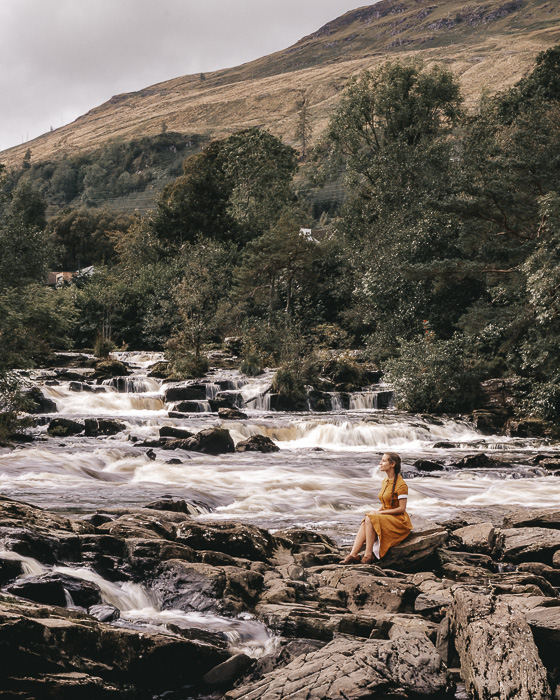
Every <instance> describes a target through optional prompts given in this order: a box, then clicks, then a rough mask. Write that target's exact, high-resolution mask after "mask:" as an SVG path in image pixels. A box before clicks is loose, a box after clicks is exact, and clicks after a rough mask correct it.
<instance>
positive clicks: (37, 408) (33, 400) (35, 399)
mask: <svg viewBox="0 0 560 700" xmlns="http://www.w3.org/2000/svg"><path fill="white" fill-rule="evenodd" d="M25 398H26V399H27V400H28V401H29V406H28V408H27V412H28V413H57V412H58V409H57V407H56V402H55V401H53V400H52V399H49V398H47V397H46V396H45V395H44V394H43V392H42V391H41V389H39V387H38V386H33V387H31V389H28V390H27V391H26V392H25Z"/></svg>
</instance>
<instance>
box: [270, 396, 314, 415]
mask: <svg viewBox="0 0 560 700" xmlns="http://www.w3.org/2000/svg"><path fill="white" fill-rule="evenodd" d="M270 408H271V409H272V410H273V411H306V410H307V408H308V407H307V398H303V397H301V398H299V397H293V398H292V397H288V396H284V395H283V394H270Z"/></svg>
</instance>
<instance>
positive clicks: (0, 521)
mask: <svg viewBox="0 0 560 700" xmlns="http://www.w3.org/2000/svg"><path fill="white" fill-rule="evenodd" d="M0 528H1V529H4V528H24V529H29V530H33V531H34V532H36V533H38V534H43V535H45V536H46V537H49V536H57V535H59V534H68V533H90V532H93V531H94V528H93V526H92V525H91V524H89V523H86V522H84V521H80V520H74V519H72V518H65V517H64V516H62V515H57V514H56V513H51V512H49V511H47V510H44V509H43V508H39V507H38V506H32V505H29V504H28V503H23V502H21V501H14V500H13V499H11V498H6V497H5V496H0Z"/></svg>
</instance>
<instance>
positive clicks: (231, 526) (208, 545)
mask: <svg viewBox="0 0 560 700" xmlns="http://www.w3.org/2000/svg"><path fill="white" fill-rule="evenodd" d="M176 541H177V542H178V543H180V544H186V545H188V546H189V547H192V548H193V549H196V550H206V549H210V550H214V551H217V552H224V553H225V554H229V555H230V556H233V557H240V558H242V559H250V560H251V561H267V560H268V558H269V557H270V556H271V555H272V553H273V551H274V549H275V548H276V546H277V542H276V540H275V538H274V537H273V536H272V535H271V534H270V533H269V532H267V531H266V530H263V529H261V528H259V527H256V526H255V525H244V524H242V523H235V522H227V521H224V522H217V523H201V522H199V521H192V520H187V521H185V522H183V523H181V524H180V525H179V526H178V527H177V532H176Z"/></svg>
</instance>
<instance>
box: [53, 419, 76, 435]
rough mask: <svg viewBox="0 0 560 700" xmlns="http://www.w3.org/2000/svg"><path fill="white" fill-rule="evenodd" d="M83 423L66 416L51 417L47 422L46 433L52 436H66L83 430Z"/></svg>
mask: <svg viewBox="0 0 560 700" xmlns="http://www.w3.org/2000/svg"><path fill="white" fill-rule="evenodd" d="M84 427H85V426H84V424H83V423H78V422H77V421H75V420H69V419H68V418H53V419H52V420H51V421H50V422H49V427H48V428H47V433H48V434H49V435H51V436H52V437H67V436H68V435H77V434H78V433H81V432H83V430H84Z"/></svg>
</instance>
